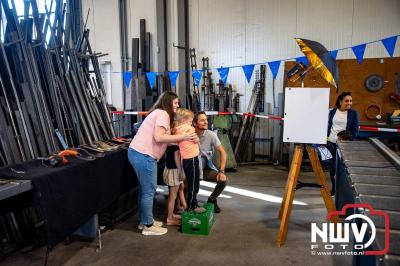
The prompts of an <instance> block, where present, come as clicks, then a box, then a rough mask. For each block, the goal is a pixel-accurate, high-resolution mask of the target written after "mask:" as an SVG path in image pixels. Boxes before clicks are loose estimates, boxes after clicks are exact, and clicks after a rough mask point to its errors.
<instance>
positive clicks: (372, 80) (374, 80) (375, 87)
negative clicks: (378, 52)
mask: <svg viewBox="0 0 400 266" xmlns="http://www.w3.org/2000/svg"><path fill="white" fill-rule="evenodd" d="M383 85H385V81H384V79H383V77H382V76H381V75H378V74H373V75H369V76H368V77H367V78H366V79H365V82H364V86H365V88H366V89H367V90H368V91H370V92H378V91H380V90H381V89H383Z"/></svg>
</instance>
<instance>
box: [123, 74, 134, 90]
mask: <svg viewBox="0 0 400 266" xmlns="http://www.w3.org/2000/svg"><path fill="white" fill-rule="evenodd" d="M122 78H123V79H124V85H125V89H129V87H130V85H131V81H132V72H124V73H123V74H122Z"/></svg>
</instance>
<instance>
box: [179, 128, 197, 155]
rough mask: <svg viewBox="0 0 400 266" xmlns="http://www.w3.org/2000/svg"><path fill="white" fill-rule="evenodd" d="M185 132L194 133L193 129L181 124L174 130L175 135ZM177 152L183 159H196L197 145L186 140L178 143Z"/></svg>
mask: <svg viewBox="0 0 400 266" xmlns="http://www.w3.org/2000/svg"><path fill="white" fill-rule="evenodd" d="M185 132H186V133H194V132H195V129H194V127H192V126H190V125H188V124H183V125H181V126H178V127H176V128H175V134H183V133H185ZM179 151H180V152H181V156H182V158H183V159H190V158H194V157H197V156H199V153H200V149H199V144H198V143H194V142H193V141H188V140H182V141H179Z"/></svg>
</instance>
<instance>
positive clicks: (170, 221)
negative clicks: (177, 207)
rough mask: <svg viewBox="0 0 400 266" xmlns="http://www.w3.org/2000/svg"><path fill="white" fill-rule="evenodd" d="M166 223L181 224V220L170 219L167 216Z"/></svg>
mask: <svg viewBox="0 0 400 266" xmlns="http://www.w3.org/2000/svg"><path fill="white" fill-rule="evenodd" d="M167 225H176V226H180V225H181V221H180V220H178V219H173V220H170V219H168V218H167Z"/></svg>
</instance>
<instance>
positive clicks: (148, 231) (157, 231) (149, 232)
mask: <svg viewBox="0 0 400 266" xmlns="http://www.w3.org/2000/svg"><path fill="white" fill-rule="evenodd" d="M167 232H168V229H167V228H164V227H157V226H154V223H153V225H152V226H151V227H147V226H145V227H144V228H143V230H142V234H143V235H145V236H160V235H164V234H166V233H167Z"/></svg>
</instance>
